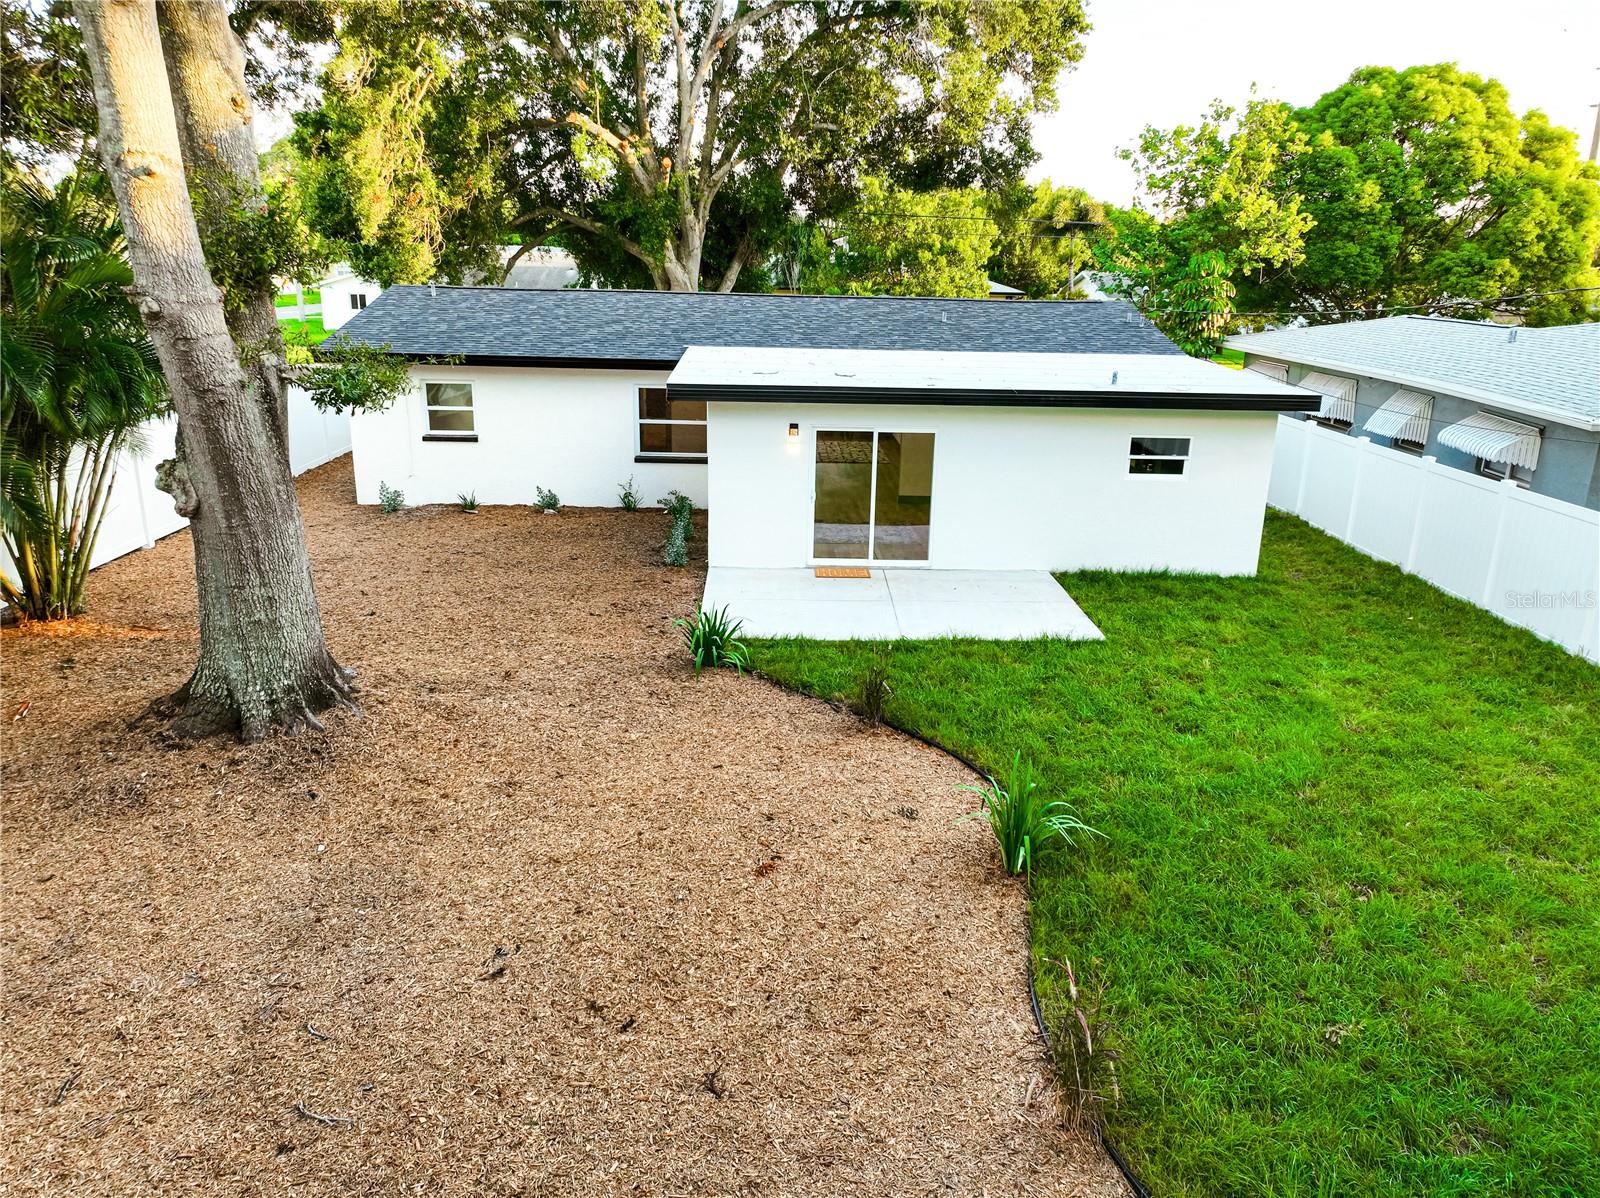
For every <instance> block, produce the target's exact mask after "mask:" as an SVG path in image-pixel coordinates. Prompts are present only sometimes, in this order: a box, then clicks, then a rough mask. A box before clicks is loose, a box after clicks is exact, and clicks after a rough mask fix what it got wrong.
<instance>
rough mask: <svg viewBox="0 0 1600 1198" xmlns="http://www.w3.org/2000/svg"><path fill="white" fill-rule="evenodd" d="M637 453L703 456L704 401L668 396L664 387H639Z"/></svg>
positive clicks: (704, 429) (643, 454) (704, 452)
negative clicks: (670, 397) (669, 397)
mask: <svg viewBox="0 0 1600 1198" xmlns="http://www.w3.org/2000/svg"><path fill="white" fill-rule="evenodd" d="M639 456H640V457H643V458H664V459H669V460H670V459H673V458H704V457H705V456H706V404H705V400H703V399H668V398H667V389H666V388H665V387H640V388H639Z"/></svg>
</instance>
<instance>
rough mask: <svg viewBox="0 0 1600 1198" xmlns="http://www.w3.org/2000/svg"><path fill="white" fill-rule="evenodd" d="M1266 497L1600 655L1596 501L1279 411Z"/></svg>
mask: <svg viewBox="0 0 1600 1198" xmlns="http://www.w3.org/2000/svg"><path fill="white" fill-rule="evenodd" d="M1267 502H1269V503H1270V504H1271V505H1272V506H1273V507H1275V508H1280V509H1282V510H1283V511H1286V512H1292V513H1294V514H1295V515H1297V516H1300V517H1302V518H1303V519H1305V520H1306V521H1307V522H1308V523H1310V524H1314V525H1316V526H1317V527H1318V528H1320V529H1322V530H1323V531H1324V532H1327V533H1331V534H1332V535H1333V536H1336V537H1338V538H1339V539H1340V540H1341V541H1344V542H1346V543H1347V544H1350V545H1353V546H1355V547H1356V548H1357V549H1359V550H1361V552H1363V553H1365V554H1367V555H1368V556H1369V557H1375V558H1378V559H1379V560H1380V561H1386V562H1392V563H1394V564H1395V565H1397V566H1399V567H1400V568H1401V569H1403V570H1405V571H1406V572H1407V573H1409V574H1415V575H1417V576H1418V577H1419V578H1424V579H1426V580H1427V581H1428V582H1431V583H1433V585H1434V586H1436V587H1438V588H1440V589H1441V590H1444V591H1448V592H1449V593H1450V594H1452V595H1455V596H1456V597H1457V598H1460V599H1465V600H1466V601H1467V602H1469V603H1472V604H1475V605H1476V606H1478V607H1481V608H1483V609H1484V610H1485V611H1488V612H1492V613H1493V614H1494V615H1496V616H1499V617H1500V618H1501V619H1502V620H1505V621H1506V622H1507V623H1510V624H1516V625H1519V626H1521V627H1523V628H1527V629H1530V630H1532V631H1533V632H1534V633H1536V634H1537V635H1539V636H1541V637H1543V638H1544V639H1545V640H1548V641H1554V642H1555V643H1556V644H1558V645H1561V646H1562V647H1563V648H1565V649H1567V650H1569V651H1570V652H1572V653H1576V654H1578V655H1579V656H1581V657H1586V658H1588V659H1589V660H1590V661H1594V662H1600V512H1596V511H1593V510H1591V509H1589V508H1585V507H1579V506H1578V505H1577V504H1574V503H1565V502H1563V501H1561V500H1559V499H1550V498H1548V497H1547V496H1544V495H1535V494H1534V493H1533V492H1531V491H1527V490H1524V489H1523V488H1521V487H1519V486H1517V485H1516V484H1515V483H1513V482H1495V481H1493V480H1491V479H1486V478H1479V477H1478V476H1477V475H1475V474H1468V473H1467V472H1466V471H1464V470H1457V469H1455V468H1453V467H1450V466H1440V465H1439V464H1438V463H1437V462H1435V461H1434V459H1433V458H1431V457H1420V458H1419V457H1414V456H1412V455H1411V454H1407V453H1400V452H1398V451H1396V450H1393V449H1390V448H1388V447H1387V446H1380V445H1374V444H1372V442H1371V441H1370V440H1369V439H1368V438H1366V437H1354V436H1346V435H1345V434H1343V433H1336V432H1332V431H1330V430H1328V429H1325V428H1322V427H1321V426H1320V425H1317V424H1315V423H1313V422H1312V421H1309V420H1295V419H1292V418H1291V417H1288V416H1280V417H1278V438H1277V447H1276V450H1275V452H1274V455H1273V462H1272V482H1271V486H1270V488H1269V490H1268V493H1267Z"/></svg>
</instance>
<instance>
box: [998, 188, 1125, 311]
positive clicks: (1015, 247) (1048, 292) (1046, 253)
mask: <svg viewBox="0 0 1600 1198" xmlns="http://www.w3.org/2000/svg"><path fill="white" fill-rule="evenodd" d="M988 211H989V215H990V216H991V217H992V218H993V220H994V224H995V230H996V234H995V244H994V253H993V256H992V257H991V258H990V259H989V274H990V276H992V277H993V278H995V279H998V280H999V281H1000V282H1002V283H1005V284H1006V285H1007V286H1010V287H1015V288H1017V289H1018V290H1020V291H1021V292H1022V293H1023V294H1024V295H1027V296H1028V297H1030V298H1032V299H1080V298H1082V296H1083V291H1082V289H1081V287H1080V285H1079V284H1080V280H1081V278H1082V275H1083V272H1084V271H1085V270H1090V269H1093V267H1094V265H1095V264H1096V262H1097V261H1098V260H1099V258H1100V256H1101V255H1102V254H1103V253H1104V252H1105V243H1106V241H1107V240H1108V239H1109V238H1110V237H1111V236H1112V228H1111V226H1110V224H1109V223H1108V219H1107V218H1108V211H1107V207H1106V205H1104V204H1102V203H1101V202H1100V201H1098V200H1096V199H1094V198H1093V197H1092V196H1090V195H1089V193H1088V192H1086V191H1084V190H1083V189H1082V188H1078V187H1057V186H1055V185H1054V184H1053V183H1051V182H1050V180H1048V179H1045V180H1043V181H1042V182H1040V183H1036V184H1033V185H1032V186H1030V185H1028V184H1026V183H1014V184H1012V185H1010V186H1009V187H1004V188H1001V189H1000V190H998V191H997V192H995V193H994V194H993V195H991V196H990V199H989V203H988Z"/></svg>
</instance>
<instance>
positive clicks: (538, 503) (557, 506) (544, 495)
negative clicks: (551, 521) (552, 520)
mask: <svg viewBox="0 0 1600 1198" xmlns="http://www.w3.org/2000/svg"><path fill="white" fill-rule="evenodd" d="M533 493H534V495H535V496H536V498H535V499H534V501H533V506H534V507H536V508H538V509H539V510H540V511H541V512H555V511H560V510H561V497H560V496H559V495H557V494H556V493H555V492H554V491H551V490H549V489H547V488H545V487H534V489H533Z"/></svg>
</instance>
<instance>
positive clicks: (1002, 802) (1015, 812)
mask: <svg viewBox="0 0 1600 1198" xmlns="http://www.w3.org/2000/svg"><path fill="white" fill-rule="evenodd" d="M1043 786H1044V779H1043V778H1041V777H1040V776H1039V772H1038V770H1036V769H1034V767H1033V762H1031V761H1027V760H1024V758H1023V756H1022V754H1021V752H1018V753H1017V755H1016V756H1015V757H1013V758H1012V759H1011V770H1010V772H1009V773H1008V774H1007V775H1006V778H1005V781H1004V782H997V781H996V780H995V779H994V777H993V776H990V778H989V784H988V785H987V786H963V787H962V788H961V789H963V790H970V791H972V792H973V793H974V794H976V795H977V796H978V798H979V802H980V806H979V808H978V810H977V811H972V812H969V813H968V814H966V815H965V816H963V817H962V818H963V819H979V818H986V819H987V820H988V821H989V828H990V830H991V831H992V832H993V833H994V839H995V843H996V844H998V845H999V846H1000V857H1001V860H1002V861H1004V862H1005V867H1006V872H1007V873H1011V874H1023V873H1025V874H1029V875H1031V874H1032V873H1033V854H1034V851H1035V850H1036V849H1038V848H1039V847H1040V846H1041V845H1043V844H1045V843H1046V842H1047V841H1051V840H1064V841H1066V842H1067V843H1068V844H1069V845H1075V844H1077V837H1078V836H1080V835H1083V836H1100V835H1101V833H1099V832H1096V831H1095V830H1094V829H1093V828H1091V827H1089V825H1088V824H1085V823H1084V822H1083V821H1081V820H1080V819H1079V818H1078V816H1077V813H1076V812H1075V811H1073V809H1072V807H1071V806H1070V805H1069V804H1067V803H1064V802H1062V801H1061V800H1060V799H1052V800H1051V801H1050V802H1048V803H1047V802H1045V801H1044V795H1043V794H1042V793H1041V791H1042V789H1043Z"/></svg>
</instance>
